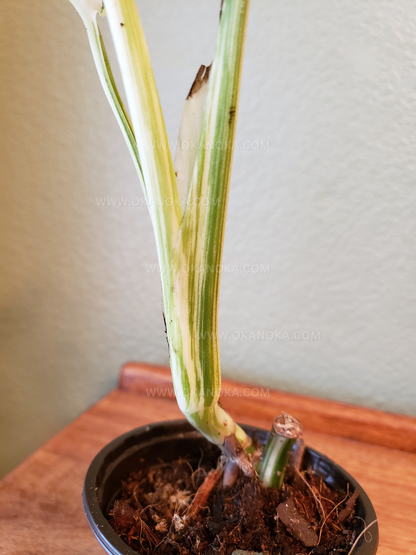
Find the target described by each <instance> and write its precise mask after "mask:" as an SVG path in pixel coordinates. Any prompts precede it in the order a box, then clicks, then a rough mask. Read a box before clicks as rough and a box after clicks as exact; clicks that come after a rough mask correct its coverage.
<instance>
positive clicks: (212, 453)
mask: <svg viewBox="0 0 416 555" xmlns="http://www.w3.org/2000/svg"><path fill="white" fill-rule="evenodd" d="M242 427H243V428H244V430H245V431H246V432H247V433H248V434H249V435H250V436H254V435H255V436H256V438H257V440H258V441H259V442H260V443H265V442H266V440H267V437H268V432H266V431H264V430H259V429H257V428H253V427H252V426H246V425H243V426H242ZM201 450H202V451H203V452H204V456H205V459H206V460H207V461H209V460H210V459H212V463H213V464H214V463H215V460H216V458H217V457H218V454H219V449H218V448H217V447H215V446H213V445H212V444H210V443H209V442H208V441H207V440H206V439H205V438H203V437H202V436H201V434H200V433H199V432H197V431H195V430H194V428H192V426H191V425H190V424H189V423H188V422H187V421H186V420H173V421H167V422H157V423H155V424H150V425H149V426H143V427H141V428H137V429H135V430H132V431H131V432H128V433H127V434H124V435H122V436H120V437H118V438H116V439H115V440H113V441H112V442H111V443H109V444H108V445H107V446H106V447H104V449H102V450H101V451H100V452H99V453H98V455H97V456H96V457H95V459H94V460H93V462H92V463H91V465H90V467H89V469H88V472H87V475H86V478H85V483H84V491H83V503H84V510H85V514H86V516H87V519H88V522H89V524H90V526H91V528H92V531H93V532H94V535H95V537H96V538H97V540H98V541H99V542H100V544H101V545H102V547H103V548H104V549H105V550H106V551H107V553H110V555H137V552H136V551H134V550H133V549H131V548H130V547H129V546H128V545H127V544H126V543H124V541H123V540H122V539H121V538H120V537H119V536H118V535H117V534H116V532H114V530H113V529H112V527H111V526H110V524H109V523H108V521H107V518H106V516H105V515H107V514H108V511H109V509H110V507H111V506H112V504H113V502H114V500H115V499H116V498H117V497H118V496H119V495H120V489H121V480H122V479H123V478H124V477H125V476H126V475H127V474H129V472H130V471H132V470H138V469H140V468H149V467H153V468H155V467H158V466H161V465H162V464H163V463H162V462H161V461H163V462H164V463H169V462H171V461H173V460H175V459H178V458H179V457H182V458H183V457H184V456H185V454H186V458H187V460H188V461H189V462H190V463H191V464H192V463H195V465H197V464H198V461H199V460H200V459H201ZM303 466H304V467H305V468H310V467H312V468H313V469H314V470H315V472H316V473H317V474H319V475H320V476H321V477H322V478H323V479H324V480H325V482H326V483H327V484H328V485H331V486H334V487H335V488H338V489H344V490H346V488H347V483H348V484H349V485H350V490H351V491H355V490H356V489H357V488H358V489H359V490H360V492H361V493H360V495H359V497H358V500H357V504H356V514H357V515H358V516H360V517H361V518H362V519H363V520H364V521H365V522H366V523H367V524H369V523H370V522H372V521H373V520H375V518H376V514H375V511H374V508H373V506H372V504H371V501H370V499H369V498H368V496H367V494H366V493H365V492H364V491H363V489H362V488H361V487H360V485H359V484H358V483H357V482H356V480H354V478H353V477H352V476H350V475H349V474H348V473H347V472H345V470H343V469H342V468H341V467H340V466H338V465H337V464H335V463H334V462H333V461H331V460H330V459H328V458H327V457H325V456H324V455H321V454H320V453H318V452H317V451H314V450H313V449H311V448H310V447H307V448H306V449H305V455H304V461H303ZM370 532H371V540H370V541H368V542H366V541H365V540H364V538H362V539H361V540H360V543H359V544H358V545H357V547H356V548H355V550H354V555H375V553H376V551H377V545H378V525H377V523H376V524H374V525H373V526H372V527H371V530H370ZM368 536H369V534H368ZM367 539H368V538H367Z"/></svg>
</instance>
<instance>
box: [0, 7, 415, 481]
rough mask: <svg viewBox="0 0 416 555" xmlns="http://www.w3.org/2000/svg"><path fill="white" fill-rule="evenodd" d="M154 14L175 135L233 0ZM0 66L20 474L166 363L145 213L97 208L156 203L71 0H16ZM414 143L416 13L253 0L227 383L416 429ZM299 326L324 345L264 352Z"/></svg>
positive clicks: (229, 242) (153, 43)
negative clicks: (146, 199) (373, 411)
mask: <svg viewBox="0 0 416 555" xmlns="http://www.w3.org/2000/svg"><path fill="white" fill-rule="evenodd" d="M138 3H139V7H140V8H141V13H142V18H143V24H144V28H145V31H146V35H147V37H148V42H149V48H150V53H151V56H152V60H153V62H154V67H155V73H156V79H157V82H158V86H159V91H160V96H161V101H162V105H163V108H164V111H165V115H166V120H167V127H168V132H169V134H170V137H171V139H172V140H175V139H176V134H177V128H178V125H179V119H180V113H181V108H182V103H183V100H184V98H185V96H186V94H187V91H188V89H189V86H190V84H191V82H192V80H193V77H194V75H195V73H196V70H197V68H198V66H199V64H200V63H209V62H210V61H211V56H212V51H213V44H214V41H215V33H216V26H217V20H218V4H219V0H215V1H214V0H210V1H209V2H208V1H203V2H202V1H199V2H191V1H189V0H187V1H185V0H175V3H173V2H171V0H159V1H158V2H150V0H140V1H139V2H138ZM104 34H105V36H106V37H108V33H107V30H106V28H105V27H104ZM0 72H1V73H0V74H1V86H0V95H1V96H0V122H1V123H0V141H1V145H0V167H1V177H2V179H1V204H0V213H1V216H0V261H1V263H0V264H1V270H0V372H1V381H0V383H1V389H0V445H2V449H1V466H0V471H1V472H5V471H7V470H8V469H10V468H12V467H13V465H15V464H17V463H18V462H19V461H20V460H22V459H23V458H24V457H25V456H27V455H28V454H29V453H30V452H31V451H33V450H34V449H36V448H37V447H38V446H39V445H40V444H41V443H42V442H43V441H45V440H46V439H47V438H48V437H50V436H51V435H53V434H54V433H55V432H57V431H58V430H59V429H60V428H62V427H63V426H64V425H65V424H67V423H68V422H70V421H71V420H72V419H73V418H74V417H75V416H77V415H78V414H79V413H80V412H82V411H83V410H84V409H85V408H87V407H88V406H89V405H91V404H92V403H94V402H95V401H96V400H97V399H99V398H100V397H101V396H103V395H104V394H105V393H106V392H107V391H108V390H109V389H111V388H112V387H113V386H114V385H115V383H116V378H117V374H118V370H119V367H120V365H121V364H122V363H123V362H124V361H126V360H128V359H136V360H145V361H149V362H156V363H161V364H166V363H167V360H168V359H167V351H166V341H165V337H164V332H163V324H162V317H161V304H160V285H159V278H158V275H157V273H149V271H148V270H147V266H148V265H151V264H156V255H155V247H154V242H153V239H152V234H151V228H150V222H149V218H148V216H147V213H146V209H145V207H144V206H143V205H141V206H136V207H130V208H128V207H98V206H97V201H96V199H97V197H106V196H108V197H125V198H128V199H129V200H130V201H131V202H133V203H136V204H137V203H139V204H141V200H137V199H142V195H141V192H140V189H139V185H138V182H137V179H136V177H135V174H134V168H133V165H132V163H131V161H130V160H129V156H128V152H127V150H126V148H125V146H124V144H123V140H122V137H121V135H120V133H119V131H118V129H117V125H116V123H115V122H114V121H113V116H112V114H111V111H110V109H109V107H108V106H107V105H106V100H105V98H104V95H103V93H102V92H101V90H100V86H99V83H98V79H97V77H96V75H95V72H94V68H93V64H92V60H91V56H90V54H89V51H88V46H87V40H86V36H85V32H84V29H83V26H82V23H81V20H80V19H79V18H78V16H77V15H76V13H75V11H74V9H73V7H72V6H71V5H70V3H69V2H64V1H61V0H43V1H42V2H35V1H34V0H20V1H19V2H15V1H14V0H3V1H2V3H1V8H0ZM415 130H416V5H415V4H414V2H411V1H405V0H397V1H396V2H391V1H380V0H368V1H367V2H365V3H363V2H360V1H358V0H354V1H353V0H349V1H348V2H347V1H346V0H343V1H340V2H328V1H324V0H317V1H316V2H311V3H309V2H302V1H300V0H281V1H279V2H274V1H271V0H269V1H263V0H262V1H260V0H252V8H251V14H250V23H249V29H248V36H247V47H246V60H245V67H244V76H243V82H242V97H241V107H240V114H239V124H238V137H237V140H238V143H239V145H240V149H239V150H237V151H236V153H235V165H234V173H233V183H232V191H231V196H230V205H229V219H228V224H227V235H226V246H225V255H224V263H225V264H226V265H228V266H227V271H225V272H224V273H223V278H222V280H223V281H222V293H221V315H220V327H221V332H222V333H224V334H227V333H228V340H223V341H222V361H223V370H224V374H225V375H226V376H227V377H233V378H236V379H242V380H246V381H249V382H253V383H258V384H262V385H266V386H273V387H277V388H282V389H286V390H290V391H297V392H301V393H308V394H311V395H316V396H321V397H326V398H331V399H337V400H342V401H348V402H352V403H358V404H363V405H367V406H372V407H377V408H382V409H385V410H389V411H398V412H403V413H405V414H412V415H415V416H416V403H415V395H416V378H415V375H416V372H415V360H416V341H415V340H414V336H415V321H416V299H415V296H416V295H415V278H416V265H415V261H416V257H415V231H416V230H415V227H416V217H415V216H416V214H415V208H416V187H415V169H416V167H415V166H416V163H415V162H416V131H415ZM245 141H248V142H249V143H250V144H252V143H253V142H254V144H253V145H252V146H253V148H250V149H247V148H244V143H245ZM256 142H259V143H260V145H261V142H263V148H261V147H260V148H257V149H256V146H257V143H256ZM260 145H259V146H260ZM267 145H268V148H264V146H267ZM245 146H247V145H245ZM253 265H254V268H253V272H251V273H246V272H245V269H247V268H250V267H252V266H253ZM256 265H260V266H261V265H263V267H264V268H263V270H266V271H264V272H263V273H261V272H259V273H255V272H256V269H257V267H256ZM236 270H238V271H241V272H242V273H236ZM295 331H300V332H309V333H311V332H313V333H314V334H317V335H318V336H319V337H320V339H319V340H300V341H290V340H287V339H280V340H279V339H278V340H268V339H267V337H270V335H273V334H276V333H278V332H281V333H280V336H281V337H284V336H285V334H284V332H287V333H288V334H289V335H290V336H292V335H293V333H294V332H295ZM253 334H254V336H255V337H260V339H259V340H255V339H253ZM262 334H263V335H264V340H261V337H262Z"/></svg>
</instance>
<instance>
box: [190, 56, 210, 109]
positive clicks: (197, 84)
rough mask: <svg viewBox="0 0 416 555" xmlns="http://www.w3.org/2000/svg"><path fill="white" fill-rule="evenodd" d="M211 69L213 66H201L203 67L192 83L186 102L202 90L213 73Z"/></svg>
mask: <svg viewBox="0 0 416 555" xmlns="http://www.w3.org/2000/svg"><path fill="white" fill-rule="evenodd" d="M211 67H212V64H210V65H209V66H204V65H203V64H202V65H201V67H200V68H199V70H198V73H197V74H196V77H195V80H194V82H193V83H192V87H191V88H190V90H189V93H188V96H187V97H186V100H188V98H190V97H191V96H193V95H194V94H196V93H197V92H198V91H199V90H200V89H201V87H202V85H203V84H204V83H207V82H208V79H209V74H210V73H211Z"/></svg>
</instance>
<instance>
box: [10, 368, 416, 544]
mask: <svg viewBox="0 0 416 555" xmlns="http://www.w3.org/2000/svg"><path fill="white" fill-rule="evenodd" d="M130 368H131V367H130ZM148 371H149V368H148V367H147V369H146V372H147V373H146V376H147V377H146V379H148V380H150V377H149V375H148ZM159 371H160V372H159ZM158 373H160V378H158V377H157V375H158ZM129 380H130V383H133V382H134V380H132V373H131V372H130V374H129V373H128V372H125V373H124V374H123V375H122V380H121V382H122V385H123V388H124V389H122V388H121V387H120V388H119V389H116V390H114V391H112V392H111V393H110V394H109V395H107V397H105V398H104V399H103V400H102V401H100V402H99V403H97V404H96V405H95V406H94V407H92V408H91V409H90V410H88V411H87V412H86V413H84V414H83V415H82V416H80V417H79V418H78V419H77V420H75V421H74V422H73V423H72V424H71V425H70V426H68V427H67V428H65V429H64V430H63V431H62V432H61V433H59V434H58V435H56V436H55V437H54V438H53V439H51V440H50V441H49V442H48V443H46V444H45V445H44V446H43V447H42V448H40V449H39V450H38V451H36V453H34V454H33V455H32V456H31V457H30V458H29V459H27V460H26V461H25V462H24V463H23V464H21V465H20V466H19V467H17V468H16V469H15V470H14V471H13V472H11V473H10V474H9V475H7V476H6V477H5V478H3V480H2V481H0V555H48V554H51V555H103V554H104V550H103V549H102V548H101V547H100V545H99V544H98V542H97V541H96V540H95V538H94V536H93V534H92V532H91V531H90V529H89V526H88V524H87V521H86V518H85V516H84V513H83V508H82V500H81V491H82V484H83V479H84V476H85V473H86V471H87V468H88V465H89V463H90V462H91V460H92V459H93V457H94V456H95V454H96V453H97V451H98V450H99V449H101V448H102V447H103V446H104V445H105V444H106V443H108V442H109V441H111V440H112V439H113V438H114V437H116V436H118V435H120V434H122V433H124V432H126V431H128V430H129V429H131V428H135V427H137V426H141V425H144V424H147V423H150V422H154V421H160V420H166V419H173V418H180V417H181V414H180V412H179V409H178V407H177V405H176V402H175V400H174V399H173V398H170V397H169V396H168V397H163V396H162V397H155V398H153V397H147V396H146V395H143V388H141V389H140V387H138V386H137V384H136V386H135V387H131V388H130V390H127V389H128V386H127V382H128V381H129ZM142 383H143V384H144V383H145V378H144V377H143V380H142ZM148 383H150V382H148ZM151 383H152V384H153V385H152V386H151V387H161V388H163V387H165V384H166V383H167V384H168V385H169V379H168V377H167V376H166V373H164V370H163V369H159V370H158V371H155V373H154V375H153V381H152V382H151ZM233 385H234V384H233ZM237 387H242V388H244V387H249V386H245V385H244V384H237ZM135 388H138V391H139V392H138V393H135V392H134V390H135ZM145 389H146V386H144V390H145ZM140 391H141V392H140ZM272 393H273V399H275V398H277V397H275V395H280V394H278V393H276V392H271V394H272ZM284 395H286V394H284ZM230 399H231V398H230ZM230 399H227V404H228V406H229V408H230V410H231V409H232V410H233V413H234V414H238V415H239V416H238V419H239V420H240V421H241V422H246V423H248V424H255V425H258V426H261V427H263V428H269V426H270V422H271V420H272V418H273V417H274V416H275V414H276V410H278V409H277V407H276V406H275V405H274V404H273V403H264V400H263V399H257V400H255V399H254V398H253V399H251V400H250V402H251V403H252V404H251V405H250V407H251V408H250V411H245V410H244V408H245V406H246V402H247V400H246V398H244V400H241V399H240V400H239V401H238V399H237V398H235V399H234V401H233V404H232V407H231V404H230V403H228V401H229V400H230ZM296 399H299V398H298V397H296ZM292 402H293V400H292ZM313 402H315V404H316V403H318V405H319V404H320V403H321V402H320V401H319V402H318V401H317V400H314V399H310V398H309V403H311V405H309V404H307V408H306V409H305V408H301V407H298V410H299V413H298V414H300V412H301V411H303V413H304V414H308V410H309V407H310V406H313ZM288 403H289V401H288ZM331 405H336V403H335V404H331ZM256 406H257V410H255V407H256ZM334 408H335V407H332V408H331V410H333V409H334ZM234 409H236V411H234ZM341 409H342V410H344V408H343V406H341V407H340V410H341ZM387 416H389V415H387ZM387 416H386V415H385V417H384V418H385V420H383V427H385V426H386V425H387V424H388V422H387ZM348 418H349V419H350V421H351V426H352V422H353V417H352V415H351V414H350V415H349V416H348ZM392 419H393V421H394V422H393V424H392V428H389V429H393V428H394V426H395V425H396V424H395V423H396V417H395V416H393V417H392ZM317 422H319V420H316V421H314V423H313V427H315V428H316V427H317V426H318V424H317ZM375 425H377V423H376V424H375ZM305 427H306V430H305V434H304V437H305V440H306V443H307V444H308V445H311V446H312V447H314V448H316V449H318V450H319V451H321V452H324V453H325V454H326V455H328V456H329V457H330V458H332V459H334V460H336V461H337V462H338V463H339V464H341V466H343V467H344V468H345V469H346V470H347V471H348V472H350V473H351V474H353V475H354V476H355V477H356V479H357V480H358V482H359V483H360V484H361V486H362V487H363V488H364V489H365V490H366V491H367V493H368V495H369V496H370V498H371V500H372V502H373V504H374V506H375V509H376V512H377V516H378V519H379V526H380V547H379V551H378V555H396V554H397V555H399V554H400V555H416V547H415V539H414V533H413V532H414V528H415V524H416V517H415V502H416V477H415V469H416V454H414V453H410V452H406V451H403V450H398V449H391V448H386V447H384V446H382V445H377V444H375V440H374V441H372V442H371V443H370V442H365V441H364V440H363V437H362V436H361V437H360V441H354V440H351V439H347V438H345V437H344V436H341V435H338V436H337V435H336V434H333V433H332V432H333V431H334V430H333V429H331V434H332V435H328V434H324V433H318V431H317V430H312V429H310V426H309V425H308V424H307V425H306V426H305ZM358 427H359V426H358ZM351 429H352V428H351ZM367 433H369V432H367ZM370 435H371V434H370ZM382 436H383V434H380V436H378V435H377V434H374V435H372V436H371V437H372V438H373V439H374V438H376V437H382ZM406 444H407V443H406Z"/></svg>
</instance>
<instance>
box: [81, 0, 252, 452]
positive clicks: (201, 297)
mask: <svg viewBox="0 0 416 555" xmlns="http://www.w3.org/2000/svg"><path fill="white" fill-rule="evenodd" d="M71 1H72V2H73V3H74V5H75V6H76V7H77V9H78V11H79V13H80V14H81V16H82V17H83V19H84V23H86V20H87V23H86V27H87V32H88V36H89V38H90V44H91V48H92V51H93V55H94V60H95V62H96V66H97V69H98V72H99V74H100V78H101V82H102V84H103V87H104V90H105V91H106V94H107V98H108V99H109V101H110V103H111V105H112V106H113V110H114V112H115V114H116V117H117V118H118V120H119V123H120V125H121V127H122V130H123V133H124V136H125V138H126V141H127V143H128V145H129V148H130V151H131V153H132V156H133V159H134V160H135V163H136V167H137V169H138V172H139V175H140V176H141V179H142V183H143V187H144V191H145V196H146V200H147V201H148V208H149V212H150V217H151V220H152V225H153V231H154V235H155V239H156V247H157V253H158V260H159V267H160V269H161V280H162V292H163V301H164V314H165V322H166V329H167V335H168V342H169V354H170V361H171V370H172V377H173V384H174V389H175V394H176V397H177V400H178V404H179V407H180V408H181V410H182V412H183V413H184V415H185V416H186V418H187V419H188V420H189V421H190V422H191V423H192V424H193V425H194V426H195V427H196V428H197V429H198V430H200V431H201V432H202V433H203V434H204V435H205V436H206V437H207V438H208V439H210V440H211V441H213V442H214V443H217V444H219V445H221V446H222V445H223V444H224V441H225V439H226V438H227V437H229V436H236V437H237V439H238V441H239V442H240V443H241V445H242V446H243V448H247V447H248V446H249V445H250V443H251V440H250V439H249V438H248V436H247V435H246V434H245V432H244V431H243V430H242V429H241V428H240V427H239V426H238V425H237V424H236V423H235V422H234V421H233V419H232V418H231V416H230V415H229V414H228V413H227V412H226V411H225V410H224V409H223V408H222V407H221V405H220V404H219V403H218V400H219V396H220V388H221V369H220V357H219V337H218V301H219V290H220V272H219V268H221V263H222V253H223V242H224V233H225V219H226V212H227V202H228V193H229V185H230V178H231V165H232V157H233V143H234V137H235V130H236V114H237V108H238V99H239V88H240V80H241V70H242V58H243V49H244V38H245V30H246V24H247V15H248V5H249V1H248V0H224V1H223V3H222V15H221V19H220V29H219V35H218V40H217V45H216V51H215V57H214V61H213V65H212V69H211V75H210V76H209V82H208V89H207V91H206V100H203V101H202V102H201V109H203V108H204V105H205V108H204V112H203V117H201V118H200V119H201V120H202V128H201V130H200V133H199V132H198V129H194V130H193V131H192V132H193V133H195V136H199V148H198V153H197V156H196V161H195V162H193V161H192V160H191V159H190V160H189V161H188V162H189V163H188V168H189V166H192V165H193V164H195V167H194V170H193V172H192V168H190V169H189V171H188V174H189V176H190V182H189V188H188V192H187V191H186V187H185V193H187V203H186V207H185V209H184V211H182V208H181V198H180V194H179V191H178V185H177V180H176V176H175V171H174V165H173V161H172V155H171V152H170V148H169V142H168V138H167V134H166V128H165V123H164V119H163V115H162V110H161V106H160V101H159V96H158V93H157V89H156V84H155V79H154V75H153V70H152V66H151V62H150V57H149V53H148V50H147V45H146V41H145V37H144V34H143V29H142V26H141V22H140V17H139V14H138V11H137V8H136V4H135V1H134V0H106V2H105V11H106V14H107V16H108V20H109V24H110V30H111V34H112V37H113V41H114V45H115V50H116V55H117V58H118V61H119V64H120V69H121V75H122V78H123V83H124V88H125V90H126V95H127V100H128V105H129V110H130V115H131V122H130V118H129V117H128V115H127V111H126V110H125V109H124V106H123V105H122V102H121V99H120V95H119V94H118V91H117V88H116V85H115V83H114V79H113V76H112V73H111V68H110V65H109V63H108V58H107V56H106V53H105V48H104V44H103V41H102V38H101V36H100V34H99V30H98V27H97V24H96V21H95V16H96V13H97V10H98V8H97V6H101V2H100V1H99V0H71ZM92 14H93V15H94V17H92ZM207 80H208V76H207ZM183 154H184V153H182V156H183ZM182 163H183V164H184V165H185V166H186V160H182ZM181 189H182V185H181ZM181 194H182V193H181Z"/></svg>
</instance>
